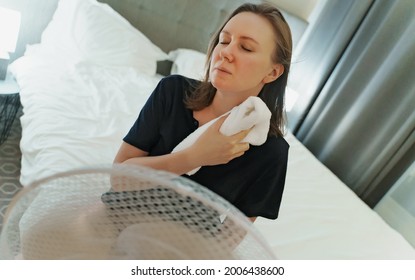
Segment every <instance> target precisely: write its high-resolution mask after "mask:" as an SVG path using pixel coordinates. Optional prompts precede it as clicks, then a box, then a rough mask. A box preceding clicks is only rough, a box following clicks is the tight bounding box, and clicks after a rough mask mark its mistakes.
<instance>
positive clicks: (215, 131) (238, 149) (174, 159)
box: [114, 116, 250, 175]
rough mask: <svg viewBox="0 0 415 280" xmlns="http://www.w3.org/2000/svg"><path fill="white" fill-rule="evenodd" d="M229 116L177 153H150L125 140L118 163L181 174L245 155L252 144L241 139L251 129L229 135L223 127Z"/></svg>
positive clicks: (117, 159)
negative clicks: (222, 130)
mask: <svg viewBox="0 0 415 280" xmlns="http://www.w3.org/2000/svg"><path fill="white" fill-rule="evenodd" d="M225 119H226V116H224V117H221V118H220V119H218V120H217V121H216V122H215V123H213V124H212V125H211V126H210V127H209V128H208V129H207V130H206V131H205V132H204V133H203V134H202V135H201V136H200V137H199V139H198V140H197V141H196V142H195V143H194V144H193V145H192V146H190V147H188V148H187V149H184V150H182V151H179V152H176V153H171V154H166V155H161V156H148V152H146V151H143V150H141V149H138V148H136V147H134V146H132V145H130V144H127V143H125V142H124V143H122V145H121V147H120V149H119V151H118V153H117V155H116V157H115V159H114V163H125V164H137V165H144V166H147V167H151V168H154V169H159V170H165V171H169V172H172V173H175V174H178V175H181V174H184V173H187V172H189V171H190V170H193V169H195V168H197V167H200V166H207V165H218V164H225V163H228V162H229V161H231V160H232V159H234V158H236V157H239V156H241V155H243V154H244V153H245V151H247V150H248V149H249V144H248V143H241V141H242V140H243V139H244V138H245V137H246V136H247V135H248V133H249V131H250V130H249V129H248V130H244V131H241V132H239V133H237V134H235V135H232V136H225V135H223V134H222V133H220V131H219V128H220V127H221V125H222V123H223V122H224V121H225Z"/></svg>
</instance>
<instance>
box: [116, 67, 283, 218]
mask: <svg viewBox="0 0 415 280" xmlns="http://www.w3.org/2000/svg"><path fill="white" fill-rule="evenodd" d="M197 83H198V81H196V80H192V79H189V78H185V77H183V76H179V75H172V76H168V77H166V78H163V79H162V80H161V81H160V82H159V84H158V85H157V87H156V89H155V90H154V92H153V93H152V95H151V96H150V97H149V99H148V100H147V102H146V104H145V105H144V107H143V109H142V110H141V112H140V115H139V117H138V119H137V120H136V122H135V123H134V125H133V126H132V128H131V129H130V131H129V132H128V134H127V135H126V136H125V137H124V141H125V142H126V143H128V144H130V145H132V146H135V147H137V148H139V149H141V150H143V151H146V152H148V153H149V156H157V155H164V154H169V153H171V151H172V150H173V149H174V148H175V147H176V146H177V145H178V144H179V143H180V142H181V141H182V140H183V139H184V138H186V137H187V136H188V135H189V134H191V133H192V132H193V131H195V130H196V129H197V128H198V126H199V124H198V122H197V120H195V119H194V118H193V112H192V110H190V109H187V108H186V107H185V104H184V96H185V94H186V93H189V92H191V90H192V88H194V87H195V86H196V85H197ZM288 149H289V145H288V143H287V142H286V141H285V139H284V138H282V137H276V136H271V137H268V138H267V141H266V142H265V143H264V144H263V145H261V146H253V145H251V146H250V148H249V150H248V151H246V152H245V154H244V155H242V156H241V157H238V158H235V159H233V160H231V161H230V162H229V163H227V164H220V165H215V166H203V167H202V168H200V170H199V171H198V172H196V173H195V174H194V175H191V176H187V175H183V176H184V177H188V178H190V179H191V180H193V181H195V182H197V183H199V184H201V185H203V186H205V187H207V188H209V189H210V190H212V191H213V192H215V193H217V194H219V195H221V196H222V197H223V198H225V199H227V200H228V201H229V202H231V203H232V204H233V205H235V206H236V207H237V208H238V209H239V210H241V211H242V212H243V213H244V214H245V215H247V216H248V217H256V216H262V217H265V218H269V219H276V218H277V217H278V210H279V207H280V204H281V198H282V193H283V189H284V183H285V174H286V170H287V160H288Z"/></svg>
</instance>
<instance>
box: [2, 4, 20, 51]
mask: <svg viewBox="0 0 415 280" xmlns="http://www.w3.org/2000/svg"><path fill="white" fill-rule="evenodd" d="M20 17H21V15H20V12H17V11H14V10H10V9H6V8H2V7H0V53H1V52H5V53H7V52H14V51H15V50H16V43H17V37H18V35H19V29H20Z"/></svg>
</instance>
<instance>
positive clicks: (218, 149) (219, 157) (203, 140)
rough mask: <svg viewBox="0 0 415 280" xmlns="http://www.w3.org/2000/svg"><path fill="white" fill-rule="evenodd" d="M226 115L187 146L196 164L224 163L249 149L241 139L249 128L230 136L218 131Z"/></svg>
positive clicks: (247, 144)
mask: <svg viewBox="0 0 415 280" xmlns="http://www.w3.org/2000/svg"><path fill="white" fill-rule="evenodd" d="M227 117H228V115H226V116H223V117H221V118H219V119H218V120H217V121H216V122H214V123H213V124H212V125H211V126H210V127H209V128H208V129H207V130H206V131H205V132H204V133H203V134H202V135H201V136H200V137H199V139H198V140H197V141H196V142H195V143H194V144H193V145H192V146H191V147H189V148H188V151H189V154H190V155H192V161H194V164H195V165H196V166H207V165H218V164H225V163H228V162H229V161H231V160H233V159H234V158H237V157H240V156H242V155H243V154H244V153H245V151H247V150H248V149H249V143H246V142H241V141H242V140H243V139H244V138H245V137H246V136H247V135H248V133H249V131H250V129H247V130H243V131H241V132H239V133H236V134H234V135H231V136H226V135H223V134H222V133H221V132H220V131H219V129H220V127H221V126H222V124H223V122H224V121H225V119H226V118H227Z"/></svg>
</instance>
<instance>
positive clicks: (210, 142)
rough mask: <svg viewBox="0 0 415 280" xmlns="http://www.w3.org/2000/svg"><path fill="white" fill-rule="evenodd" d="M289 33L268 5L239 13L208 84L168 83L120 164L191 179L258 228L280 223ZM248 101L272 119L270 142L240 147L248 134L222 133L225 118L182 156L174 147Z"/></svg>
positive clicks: (219, 40)
mask: <svg viewBox="0 0 415 280" xmlns="http://www.w3.org/2000/svg"><path fill="white" fill-rule="evenodd" d="M291 49H292V42H291V33H290V29H289V27H288V25H287V23H286V21H285V20H284V18H283V16H282V15H281V13H280V12H279V11H278V10H277V9H276V8H275V7H273V6H270V5H269V4H260V5H253V4H244V5H242V6H240V7H239V8H237V9H236V10H235V11H234V12H233V13H232V14H231V15H230V17H229V18H228V19H227V21H226V22H225V23H224V25H223V26H222V27H221V28H220V29H219V30H218V32H217V33H216V34H215V35H214V36H213V38H212V40H211V42H210V45H209V48H208V52H207V64H206V65H207V70H206V75H205V78H204V81H202V82H200V81H195V80H192V79H188V78H185V77H182V76H177V75H175V76H169V77H166V78H164V79H163V80H162V81H161V82H160V83H159V84H158V86H157V87H156V89H155V90H154V92H153V93H152V95H151V96H150V98H149V100H148V101H147V103H146V104H145V106H144V107H143V109H142V111H141V112H140V115H139V117H138V119H137V121H136V122H135V124H134V125H133V127H132V128H131V130H130V131H129V133H128V134H127V136H126V137H125V138H124V142H123V143H122V145H121V147H120V149H119V151H118V154H117V155H116V157H115V160H114V163H126V164H138V165H144V166H148V167H151V168H155V169H161V170H166V171H170V172H173V173H176V174H179V175H183V176H187V175H184V174H185V173H186V172H188V171H190V170H192V169H194V168H197V167H199V166H202V168H201V169H200V170H199V171H198V172H197V173H196V174H194V175H192V176H188V177H189V178H190V179H192V180H194V181H196V182H198V183H199V184H201V185H203V186H206V187H208V188H209V189H211V190H212V191H214V192H216V193H218V194H219V195H221V196H222V197H224V198H225V199H227V200H228V201H229V202H231V203H232V204H233V205H235V206H236V207H237V208H239V209H240V210H241V211H242V212H243V213H245V215H247V216H248V217H250V218H251V220H252V221H255V219H256V217H257V216H263V217H266V218H270V219H275V218H277V216H278V210H279V206H280V203H281V198H282V193H283V188H284V182H285V174H286V168H287V157H288V148H289V145H288V143H287V142H286V141H285V140H284V139H283V137H282V136H283V129H284V124H285V122H284V94H285V87H286V84H287V78H288V73H289V68H290V62H291ZM250 96H258V97H260V98H261V99H262V100H263V101H264V102H265V103H266V104H267V106H268V108H269V109H270V111H271V112H272V117H271V125H270V129H269V133H268V138H267V140H266V142H265V143H264V144H263V145H261V146H250V145H249V144H248V143H244V142H241V140H242V139H244V138H245V136H246V135H247V134H248V133H249V130H245V131H241V132H239V133H237V134H235V135H232V136H224V135H222V134H221V133H220V132H219V128H220V126H221V124H222V123H223V122H224V120H225V119H226V115H225V116H223V117H221V118H219V119H218V120H217V121H216V122H215V123H214V124H213V125H211V126H210V127H209V128H208V129H207V130H206V131H205V132H204V133H203V134H202V135H201V136H200V137H199V138H198V140H197V141H196V142H195V143H194V144H193V145H191V146H190V147H188V148H187V149H184V150H182V151H180V152H177V153H171V151H172V150H173V149H174V147H175V146H176V145H177V144H179V143H180V142H181V141H182V140H183V139H184V138H186V137H187V136H188V135H189V134H191V133H192V132H193V131H195V130H196V129H197V128H198V127H199V126H201V125H203V124H205V123H207V122H209V121H210V120H213V119H215V118H217V117H219V116H222V115H223V114H225V113H226V112H228V111H230V110H231V109H232V108H233V107H235V106H237V105H239V104H241V103H242V102H243V101H244V100H246V99H247V98H248V97H250Z"/></svg>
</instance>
